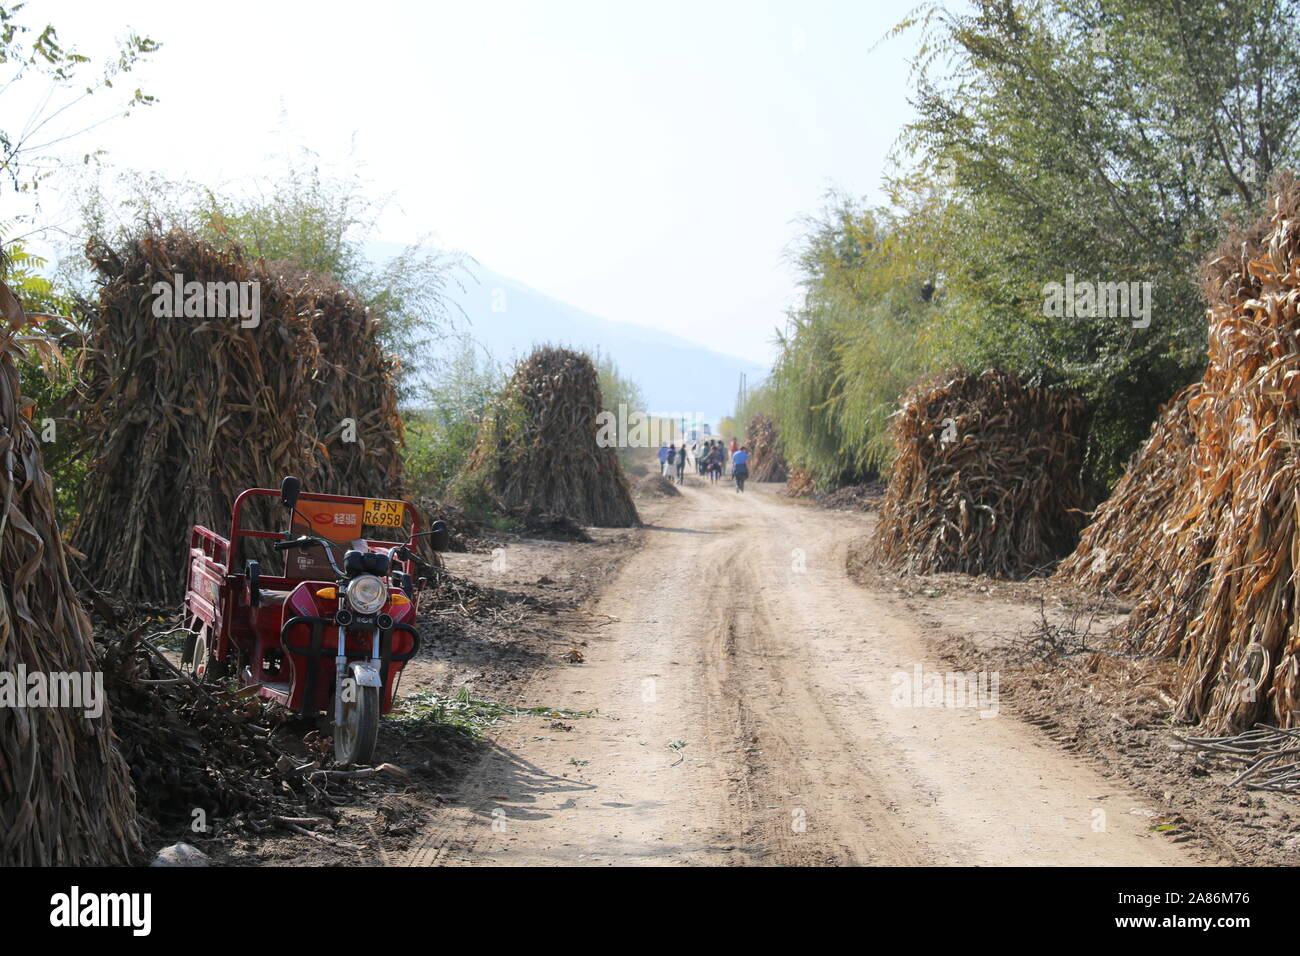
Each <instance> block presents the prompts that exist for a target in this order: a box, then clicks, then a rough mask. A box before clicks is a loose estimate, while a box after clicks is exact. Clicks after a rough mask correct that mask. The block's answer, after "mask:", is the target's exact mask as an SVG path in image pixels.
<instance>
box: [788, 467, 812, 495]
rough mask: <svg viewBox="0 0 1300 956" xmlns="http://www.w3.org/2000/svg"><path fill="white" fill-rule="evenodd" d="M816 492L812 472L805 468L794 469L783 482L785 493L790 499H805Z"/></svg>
mask: <svg viewBox="0 0 1300 956" xmlns="http://www.w3.org/2000/svg"><path fill="white" fill-rule="evenodd" d="M816 490H817V482H816V481H815V480H813V476H812V472H811V471H809V470H808V469H806V468H799V467H797V466H796V467H794V468H791V469H790V475H789V477H788V478H786V480H785V493H786V494H787V495H788V496H790V497H791V498H807V497H808V496H809V495H811V494H813V492H815V491H816Z"/></svg>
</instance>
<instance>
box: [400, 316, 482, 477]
mask: <svg viewBox="0 0 1300 956" xmlns="http://www.w3.org/2000/svg"><path fill="white" fill-rule="evenodd" d="M505 380H506V377H505V373H504V371H503V370H502V368H501V366H500V365H498V364H497V363H496V362H495V361H494V360H493V359H492V358H491V357H490V356H489V355H487V354H486V353H484V352H482V350H481V349H480V348H479V347H478V346H477V345H476V344H475V343H474V342H473V341H472V340H471V339H470V338H468V337H467V336H462V337H461V338H460V339H459V347H458V348H457V349H455V350H449V351H447V352H446V353H445V354H444V356H443V357H442V358H441V360H440V361H439V362H438V364H437V365H436V366H435V369H434V375H433V376H432V381H431V382H430V383H429V384H428V385H427V386H425V388H424V389H423V390H422V393H421V401H420V405H419V407H417V408H413V409H411V410H410V411H408V412H407V413H406V415H405V419H406V452H405V455H404V456H403V459H402V474H403V477H404V479H405V481H406V484H407V487H408V488H409V489H410V490H411V491H412V492H413V493H414V494H417V495H428V496H431V497H434V498H445V497H448V496H449V495H452V486H453V480H454V479H455V478H456V476H457V475H458V474H459V473H460V472H461V470H462V469H463V467H464V465H465V462H466V461H467V460H468V458H469V456H470V453H471V452H473V450H474V443H475V442H476V441H477V439H478V431H479V426H480V424H482V421H483V416H484V413H485V412H486V411H487V409H488V406H489V405H490V404H491V402H492V399H493V397H494V396H495V395H496V394H497V393H498V392H500V391H501V389H502V388H503V387H504V385H505ZM453 496H454V495H453Z"/></svg>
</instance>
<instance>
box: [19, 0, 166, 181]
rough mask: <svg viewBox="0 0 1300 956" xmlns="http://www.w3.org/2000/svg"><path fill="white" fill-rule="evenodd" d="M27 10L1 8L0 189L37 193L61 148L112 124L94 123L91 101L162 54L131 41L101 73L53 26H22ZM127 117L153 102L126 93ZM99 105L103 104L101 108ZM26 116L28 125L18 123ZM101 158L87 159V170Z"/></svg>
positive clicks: (135, 38)
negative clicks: (1, 114)
mask: <svg viewBox="0 0 1300 956" xmlns="http://www.w3.org/2000/svg"><path fill="white" fill-rule="evenodd" d="M26 6H27V4H25V3H0V104H2V105H3V107H4V111H5V115H6V116H7V117H8V118H7V119H5V120H4V121H3V122H2V123H0V183H8V184H9V186H11V187H12V188H13V189H14V190H17V191H30V190H34V189H35V188H36V187H37V186H38V185H39V184H40V182H41V181H42V180H44V179H45V178H47V177H48V176H50V175H51V174H52V173H53V172H55V171H56V170H57V169H58V168H60V165H61V164H60V162H59V161H58V160H56V159H55V158H54V156H55V155H56V152H57V148H58V147H60V146H61V145H62V144H64V143H66V142H67V141H69V140H71V139H73V138H74V137H76V136H78V135H79V134H81V133H85V132H87V131H89V130H90V129H93V128H94V127H96V126H98V125H100V123H102V122H105V121H106V120H107V119H111V118H112V116H108V117H102V116H101V117H97V118H94V119H92V118H89V117H87V116H86V115H85V112H84V109H83V106H84V104H85V101H87V100H89V99H90V98H91V97H94V96H96V95H97V94H98V95H100V96H103V95H104V94H105V93H106V92H107V91H109V90H113V89H114V83H115V82H116V81H120V79H121V77H122V76H124V75H125V74H127V73H129V72H131V70H133V69H134V68H135V67H136V66H138V65H139V64H140V61H141V60H142V59H143V58H144V57H146V56H148V55H149V54H151V53H153V52H154V51H156V50H157V49H158V44H157V43H156V42H154V41H153V40H151V39H149V38H148V37H143V36H140V35H138V34H136V33H134V32H132V33H130V34H129V35H128V36H127V38H126V40H125V41H123V42H122V43H121V44H120V45H119V47H118V49H117V54H116V56H115V57H114V58H113V59H111V60H110V61H109V62H108V63H106V64H104V65H103V66H102V67H100V68H99V69H98V70H96V69H95V68H94V67H92V66H90V65H89V64H90V58H89V57H88V56H86V55H84V54H83V53H81V52H80V51H79V50H78V49H77V48H75V47H73V46H69V45H66V44H65V43H64V42H63V41H61V40H60V39H59V34H58V31H57V30H56V29H55V28H54V26H53V24H49V23H47V24H45V25H44V26H42V27H38V26H35V25H34V24H29V23H25V22H23V19H24V13H25V8H26ZM124 99H125V103H123V104H121V105H120V106H119V110H120V113H118V114H115V115H121V113H124V112H129V111H130V110H131V109H133V108H135V107H137V106H144V105H148V104H150V103H153V102H154V97H152V96H150V95H148V94H146V93H145V92H144V91H143V90H140V89H135V90H132V91H129V92H127V93H126V95H125V97H124ZM96 102H98V101H96ZM20 115H22V116H26V117H27V119H26V121H25V122H23V123H22V125H16V124H17V122H18V117H19V116H20ZM94 155H97V153H96V152H92V153H86V154H84V155H83V156H82V157H81V158H82V160H83V161H86V162H88V161H89V160H90V159H91V157H92V156H94Z"/></svg>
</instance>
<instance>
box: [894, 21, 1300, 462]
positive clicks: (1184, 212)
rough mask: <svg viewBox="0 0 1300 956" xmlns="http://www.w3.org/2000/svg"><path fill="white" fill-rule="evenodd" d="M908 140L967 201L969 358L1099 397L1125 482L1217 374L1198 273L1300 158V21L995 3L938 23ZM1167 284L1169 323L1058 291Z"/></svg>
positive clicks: (1101, 458) (1105, 432)
mask: <svg viewBox="0 0 1300 956" xmlns="http://www.w3.org/2000/svg"><path fill="white" fill-rule="evenodd" d="M924 20H925V22H924V27H923V29H922V36H923V46H922V53H921V54H920V55H919V56H918V58H917V60H916V61H915V75H914V78H913V79H914V82H915V90H916V94H915V105H916V108H917V112H918V115H919V118H918V120H917V121H916V123H915V124H914V125H913V126H912V128H911V130H910V131H909V135H908V136H907V137H906V139H905V142H906V143H907V144H908V145H909V146H911V147H913V148H915V149H917V150H918V152H919V153H920V155H921V156H922V157H923V160H924V162H925V163H927V164H928V168H929V169H931V170H934V171H943V172H944V173H946V175H947V176H948V177H949V184H950V185H951V187H952V189H951V193H950V197H949V200H950V207H951V208H950V210H949V213H948V216H947V227H948V229H949V230H950V238H949V248H950V250H951V252H952V255H951V256H949V257H948V259H947V260H946V261H945V268H944V272H945V284H946V287H947V293H948V297H947V301H948V303H949V306H950V308H951V310H952V315H951V317H950V324H951V328H950V329H949V330H948V334H947V338H948V340H949V342H950V343H951V345H952V354H951V355H949V356H947V357H948V358H952V357H955V358H957V359H960V360H962V361H965V362H967V363H969V364H971V365H974V366H988V365H1001V366H1004V367H1007V368H1010V369H1012V370H1014V371H1017V372H1019V373H1021V374H1022V375H1025V376H1026V377H1028V378H1029V379H1030V380H1032V381H1037V382H1042V383H1045V384H1066V385H1070V386H1074V387H1078V388H1080V389H1082V390H1083V392H1084V393H1085V395H1086V397H1087V398H1088V399H1089V401H1090V402H1091V404H1092V405H1093V407H1094V408H1095V410H1096V414H1095V418H1094V420H1093V433H1094V434H1093V440H1092V446H1091V449H1090V456H1089V462H1090V467H1091V470H1092V472H1093V474H1094V476H1095V477H1096V478H1099V479H1102V480H1109V479H1112V478H1113V477H1114V476H1115V475H1116V474H1117V472H1118V470H1119V468H1120V467H1121V465H1122V462H1123V461H1124V460H1125V459H1126V458H1127V456H1128V454H1129V453H1130V452H1131V451H1132V449H1133V448H1134V447H1135V446H1136V445H1137V444H1138V443H1140V442H1141V440H1142V439H1143V438H1144V437H1145V435H1146V433H1147V430H1148V428H1149V426H1150V422H1151V420H1152V419H1153V417H1154V415H1155V411H1156V409H1157V407H1158V406H1159V405H1160V404H1161V403H1162V402H1164V401H1166V400H1167V399H1168V398H1169V397H1170V396H1171V395H1173V394H1174V392H1176V391H1177V390H1178V389H1179V388H1180V387H1182V386H1183V385H1185V384H1186V383H1187V382H1189V381H1190V380H1191V379H1193V378H1194V377H1195V376H1196V375H1197V374H1198V373H1199V371H1200V368H1201V363H1202V361H1203V357H1204V351H1205V323H1204V319H1203V306H1202V304H1201V301H1200V298H1199V295H1198V292H1197V288H1196V279H1195V274H1196V267H1197V264H1198V263H1199V261H1200V259H1201V258H1202V257H1203V256H1204V255H1205V254H1206V252H1207V251H1208V250H1209V249H1210V248H1212V247H1213V245H1214V243H1215V241H1216V238H1217V236H1218V234H1219V232H1220V230H1221V226H1222V218H1223V216H1225V215H1233V214H1238V213H1240V212H1242V211H1243V210H1248V209H1249V210H1254V209H1256V208H1257V207H1258V204H1259V203H1260V201H1261V200H1262V199H1263V197H1264V190H1265V188H1266V183H1267V180H1268V177H1269V174H1270V173H1271V172H1272V171H1273V170H1274V169H1275V168H1279V167H1281V166H1284V165H1289V164H1292V163H1294V162H1295V160H1296V152H1297V148H1296V146H1297V141H1296V135H1297V117H1298V116H1300V6H1298V5H1297V4H1296V3H1294V2H1275V0H1172V2H1169V3H1158V4H1157V3H1149V2H1144V0H1070V2H1067V3H1047V2H1036V0H1031V2H1018V0H982V2H976V3H974V4H972V5H971V7H970V8H969V10H963V12H960V13H953V12H950V11H948V10H946V9H944V8H942V7H931V8H929V9H928V10H927V11H926V12H925V14H924ZM1067 275H1073V276H1074V277H1075V278H1076V279H1077V280H1088V281H1106V282H1151V283H1152V284H1153V291H1154V307H1153V309H1152V316H1151V324H1150V326H1149V327H1147V328H1135V327H1134V325H1133V322H1132V321H1130V320H1129V318H1130V317H1107V316H1098V317H1093V318H1087V317H1082V318H1072V319H1071V318H1059V317H1050V316H1046V315H1044V309H1043V303H1044V288H1045V286H1046V285H1047V284H1048V283H1052V282H1061V283H1063V282H1065V280H1066V277H1067Z"/></svg>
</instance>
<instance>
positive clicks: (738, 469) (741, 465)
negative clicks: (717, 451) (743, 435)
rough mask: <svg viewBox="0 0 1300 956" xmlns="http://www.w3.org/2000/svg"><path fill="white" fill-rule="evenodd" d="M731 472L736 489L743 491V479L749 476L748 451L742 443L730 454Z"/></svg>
mask: <svg viewBox="0 0 1300 956" xmlns="http://www.w3.org/2000/svg"><path fill="white" fill-rule="evenodd" d="M731 474H732V477H734V478H735V479H736V491H737V492H742V491H744V490H745V479H746V478H748V477H749V451H748V450H747V449H746V448H745V446H744V445H741V446H740V448H739V449H737V451H736V453H735V454H734V455H732V456H731Z"/></svg>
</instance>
